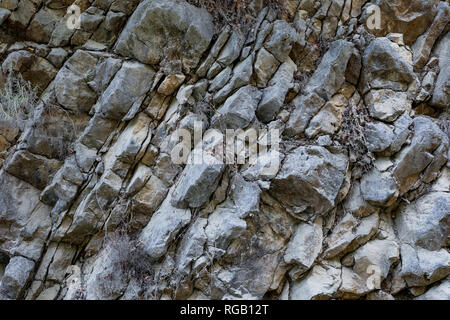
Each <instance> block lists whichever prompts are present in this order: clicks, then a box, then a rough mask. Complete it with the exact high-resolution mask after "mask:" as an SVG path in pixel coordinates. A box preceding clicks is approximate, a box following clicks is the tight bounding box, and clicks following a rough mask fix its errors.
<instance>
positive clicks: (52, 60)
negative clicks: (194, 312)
mask: <svg viewBox="0 0 450 320" xmlns="http://www.w3.org/2000/svg"><path fill="white" fill-rule="evenodd" d="M54 2H55V1H46V0H15V1H12V0H4V1H2V2H1V3H0V89H2V88H4V87H5V86H6V84H7V81H8V76H9V75H10V74H12V73H15V74H21V76H22V77H23V79H24V80H26V81H28V82H30V84H31V85H32V87H33V88H35V90H36V94H37V95H38V98H39V99H37V102H36V105H35V107H34V109H33V110H32V112H31V113H30V114H29V119H28V120H27V122H26V125H24V126H16V125H14V124H13V123H12V122H11V121H7V120H5V119H3V118H2V119H0V299H28V300H34V299H50V300H83V299H102V300H115V299H124V300H125V299H135V300H139V299H283V300H285V299H370V300H372V299H380V300H392V299H419V300H423V299H441V300H450V251H449V250H450V162H449V157H450V114H449V110H448V107H449V97H450V61H449V60H450V48H449V47H450V35H449V30H450V28H449V24H448V22H449V21H450V13H449V12H450V8H449V4H448V2H447V1H434V0H396V1H387V0H369V1H362V0H320V1H313V0H288V1H285V4H284V6H285V7H284V8H282V9H283V10H282V9H280V10H277V9H276V8H275V7H272V6H265V5H262V6H261V5H260V4H262V3H265V2H263V1H256V0H255V1H250V2H252V5H251V6H250V9H249V10H250V11H249V14H250V17H249V18H251V23H250V27H249V26H242V28H240V27H237V26H232V25H225V26H223V25H220V24H219V23H218V22H217V21H215V19H214V17H213V15H212V14H211V13H210V12H208V11H207V10H206V9H204V8H201V7H198V6H196V5H194V4H195V1H190V0H189V1H188V0H132V1H121V0H65V1H56V2H57V3H56V4H55V3H54ZM60 2H61V3H62V2H64V4H66V5H72V4H74V5H77V6H78V7H79V8H80V10H81V17H80V20H79V22H80V26H79V28H75V29H71V28H69V27H68V24H67V23H66V22H67V19H68V18H69V15H70V14H69V13H67V12H66V8H65V6H63V7H62V8H61V7H60V6H57V4H58V3H60ZM218 2H219V1H218ZM371 5H375V6H377V8H378V9H379V13H380V17H381V21H382V23H381V26H379V27H378V28H375V29H371V28H370V27H369V26H368V19H370V18H371V16H370V13H369V11H368V10H369V7H371ZM1 92H3V91H1V90H0V94H1ZM0 101H1V100H0ZM198 122H200V123H202V128H201V130H202V132H203V133H204V137H205V139H204V141H205V142H206V143H205V144H206V145H205V146H203V147H202V146H198V145H196V142H194V143H192V145H191V142H189V143H188V147H189V150H193V151H192V153H191V154H186V155H184V156H185V157H186V158H187V159H188V160H189V159H191V160H192V159H194V158H195V152H197V151H198V152H200V153H202V154H203V155H204V158H205V162H203V163H202V164H196V163H187V164H184V163H181V164H180V163H177V162H174V161H173V154H174V150H176V151H178V150H177V149H176V148H177V147H178V146H179V145H177V143H178V141H174V140H173V138H172V136H173V134H174V133H175V132H177V131H178V130H180V129H182V130H183V132H187V133H189V134H190V135H191V136H192V137H194V135H195V133H194V131H195V129H196V123H198ZM208 129H216V131H217V132H222V133H225V132H226V130H227V129H240V130H241V131H242V132H244V133H246V132H249V131H250V129H255V130H257V131H258V132H262V131H264V130H265V132H268V131H269V130H271V129H278V130H279V133H280V137H279V150H274V149H269V150H268V152H267V153H266V154H258V155H257V162H256V163H252V162H251V161H248V160H249V158H250V157H251V154H247V155H246V157H245V158H246V159H245V160H247V161H244V162H245V163H234V164H230V163H224V162H222V163H219V162H217V159H216V153H215V152H216V150H217V148H218V147H220V146H221V145H222V141H219V142H218V141H217V140H215V135H214V134H211V132H210V131H207V130H208ZM238 139H239V138H238ZM244 140H245V138H244ZM270 140H271V141H274V137H270ZM254 143H255V144H256V145H257V150H261V149H264V148H265V147H267V145H265V144H264V142H263V140H262V139H256V142H254ZM244 145H245V141H244ZM273 156H275V157H277V159H279V166H278V167H277V168H276V169H277V170H274V171H273V170H272V171H271V172H270V173H267V172H266V171H265V170H264V168H266V167H267V166H268V165H269V164H270V159H272V157H273ZM206 160H207V161H206Z"/></svg>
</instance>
